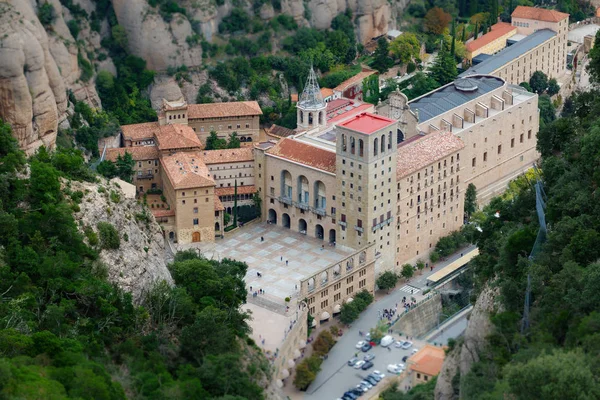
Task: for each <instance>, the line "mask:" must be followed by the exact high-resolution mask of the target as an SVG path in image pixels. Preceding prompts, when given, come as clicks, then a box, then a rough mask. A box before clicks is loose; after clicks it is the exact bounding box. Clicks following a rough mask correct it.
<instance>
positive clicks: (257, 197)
mask: <svg viewBox="0 0 600 400" xmlns="http://www.w3.org/2000/svg"><path fill="white" fill-rule="evenodd" d="M252 204H253V205H254V208H255V209H256V210H257V212H258V215H259V216H260V215H261V214H262V199H261V198H260V195H259V194H258V192H255V193H254V194H253V195H252Z"/></svg>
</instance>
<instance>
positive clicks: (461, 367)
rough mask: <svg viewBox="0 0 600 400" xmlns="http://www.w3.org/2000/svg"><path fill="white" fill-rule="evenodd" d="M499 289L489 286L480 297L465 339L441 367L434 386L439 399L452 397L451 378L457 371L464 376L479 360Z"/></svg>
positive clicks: (451, 399) (490, 327)
mask: <svg viewBox="0 0 600 400" xmlns="http://www.w3.org/2000/svg"><path fill="white" fill-rule="evenodd" d="M497 296H498V289H491V288H490V287H486V288H485V289H484V290H483V291H482V292H481V293H480V294H479V297H478V298H477V301H476V302H475V306H474V307H473V311H472V312H471V315H470V316H469V324H468V325H467V329H466V330H465V333H464V335H463V342H462V344H461V345H457V346H456V347H455V348H454V349H453V350H452V351H451V352H450V353H449V354H448V356H447V357H446V359H445V360H444V365H443V366H442V370H441V371H440V374H439V375H438V379H437V384H436V386H435V392H434V394H435V399H436V400H453V399H457V398H460V395H459V396H456V395H455V387H454V386H453V382H452V379H453V378H454V377H455V375H456V374H457V373H460V377H464V376H465V375H467V374H468V373H469V371H470V370H471V366H472V365H473V363H475V362H477V361H479V360H480V353H481V351H483V349H484V348H485V346H486V343H487V340H486V338H487V337H488V336H489V335H490V333H491V332H492V329H493V325H492V322H491V321H490V318H489V317H490V314H491V313H492V312H494V311H497V305H496V302H495V299H496V297H497Z"/></svg>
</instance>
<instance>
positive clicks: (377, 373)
mask: <svg viewBox="0 0 600 400" xmlns="http://www.w3.org/2000/svg"><path fill="white" fill-rule="evenodd" d="M371 373H372V374H373V375H377V376H378V377H380V378H381V379H383V378H385V374H382V373H381V372H379V371H377V370H375V371H373V372H371Z"/></svg>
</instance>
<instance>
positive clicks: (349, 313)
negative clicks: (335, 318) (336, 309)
mask: <svg viewBox="0 0 600 400" xmlns="http://www.w3.org/2000/svg"><path fill="white" fill-rule="evenodd" d="M372 302H373V295H372V294H371V293H369V292H368V291H367V290H365V289H363V290H361V291H360V292H358V293H357V294H356V296H354V299H353V301H352V302H350V303H344V304H343V305H342V310H341V312H340V321H341V322H342V323H344V324H349V323H351V322H353V321H354V320H355V319H357V318H358V316H359V315H360V313H361V312H363V311H364V310H365V309H366V308H367V307H368V306H369V304H371V303H372Z"/></svg>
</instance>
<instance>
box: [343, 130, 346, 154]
mask: <svg viewBox="0 0 600 400" xmlns="http://www.w3.org/2000/svg"><path fill="white" fill-rule="evenodd" d="M342 151H346V135H344V134H342Z"/></svg>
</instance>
